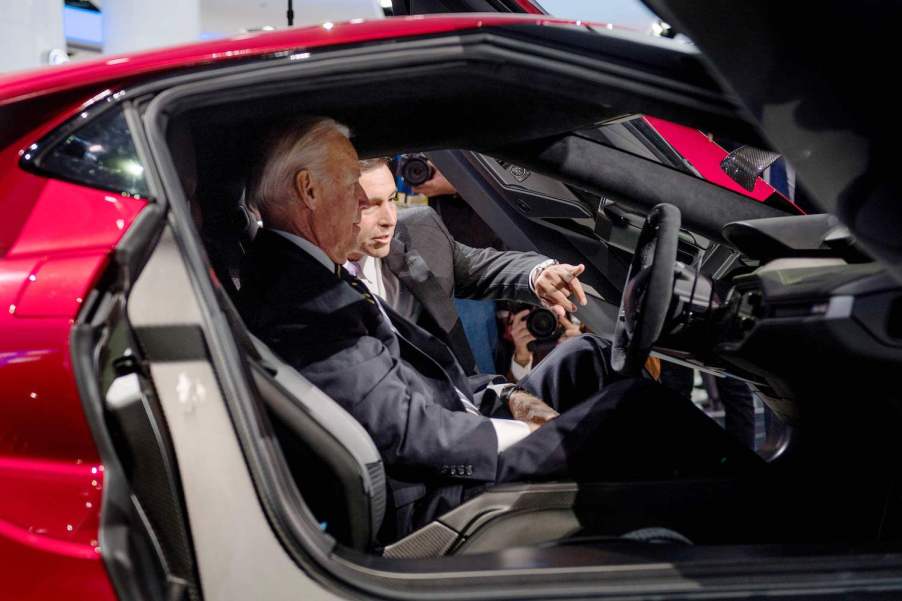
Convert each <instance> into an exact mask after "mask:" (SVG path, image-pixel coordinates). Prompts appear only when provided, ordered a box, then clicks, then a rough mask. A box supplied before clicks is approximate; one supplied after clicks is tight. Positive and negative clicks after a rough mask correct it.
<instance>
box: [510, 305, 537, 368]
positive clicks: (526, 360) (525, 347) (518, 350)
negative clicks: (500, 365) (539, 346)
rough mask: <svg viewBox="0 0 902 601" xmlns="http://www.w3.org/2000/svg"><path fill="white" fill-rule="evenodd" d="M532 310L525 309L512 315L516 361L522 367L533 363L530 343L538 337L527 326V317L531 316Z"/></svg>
mask: <svg viewBox="0 0 902 601" xmlns="http://www.w3.org/2000/svg"><path fill="white" fill-rule="evenodd" d="M529 313H530V310H529V309H524V310H523V311H520V312H519V313H515V314H514V315H512V316H511V317H510V325H509V327H510V332H511V341H513V343H514V361H516V362H517V363H518V364H519V365H520V366H521V367H526V366H527V365H529V364H530V363H532V351H531V350H529V343H530V342H532V341H534V340H535V339H536V337H535V336H533V335H532V332H530V331H529V328H527V327H526V319H527V318H528V317H529Z"/></svg>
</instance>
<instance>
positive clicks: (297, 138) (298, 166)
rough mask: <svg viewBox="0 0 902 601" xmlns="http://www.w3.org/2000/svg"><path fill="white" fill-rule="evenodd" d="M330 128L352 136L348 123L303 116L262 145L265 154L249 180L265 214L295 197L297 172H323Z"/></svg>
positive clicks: (250, 194)
mask: <svg viewBox="0 0 902 601" xmlns="http://www.w3.org/2000/svg"><path fill="white" fill-rule="evenodd" d="M329 132H336V133H338V134H341V135H342V136H344V137H345V138H350V137H351V132H350V130H349V129H348V127H347V126H345V125H342V124H341V123H338V122H337V121H335V120H333V119H330V118H328V117H304V118H302V119H297V120H295V121H292V122H290V123H288V124H287V125H284V126H282V127H279V128H278V129H277V130H275V131H274V132H273V133H272V134H271V135H270V136H269V137H267V139H266V141H265V142H264V145H263V156H262V157H261V159H260V162H259V163H258V165H257V168H256V169H255V170H254V172H253V173H252V174H251V178H250V181H249V182H248V195H247V197H248V200H249V203H250V205H251V206H253V207H256V208H257V209H258V210H259V211H260V213H261V214H262V215H263V216H264V218H266V217H267V216H268V215H273V214H274V213H278V212H280V211H281V210H283V209H285V208H286V207H287V206H290V204H291V203H292V202H293V201H295V200H296V198H295V188H294V186H295V175H297V173H298V171H302V170H304V169H307V170H309V171H312V172H313V173H317V174H321V173H323V172H324V167H325V163H326V159H327V157H328V153H327V152H326V141H327V140H328V136H327V135H326V134H327V133H329Z"/></svg>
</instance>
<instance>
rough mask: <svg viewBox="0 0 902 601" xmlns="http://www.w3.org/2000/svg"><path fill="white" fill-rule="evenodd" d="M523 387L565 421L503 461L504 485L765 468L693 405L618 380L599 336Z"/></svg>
mask: <svg viewBox="0 0 902 601" xmlns="http://www.w3.org/2000/svg"><path fill="white" fill-rule="evenodd" d="M520 384H521V385H522V386H523V387H524V388H526V389H527V390H528V391H529V392H531V393H533V394H535V395H536V396H537V397H539V398H541V399H543V400H545V401H546V402H547V403H548V404H550V405H552V406H553V407H555V408H556V409H557V410H558V411H560V412H561V415H560V416H559V417H557V418H556V419H554V420H552V421H551V422H549V423H547V424H545V425H544V426H542V427H541V428H539V429H538V430H537V431H536V432H534V433H532V434H531V435H529V436H528V437H527V438H525V439H523V440H522V441H520V442H519V443H517V444H516V445H513V446H512V447H510V448H508V449H507V450H505V451H504V452H503V453H501V455H499V457H498V460H499V461H498V478H497V482H518V481H537V480H554V479H575V480H582V481H602V480H635V479H643V480H647V479H669V478H679V477H692V478H705V477H722V476H727V475H733V474H739V473H748V472H753V471H757V470H760V469H761V468H762V467H763V462H762V461H761V460H760V459H759V458H758V456H757V455H755V454H754V453H752V452H750V451H749V450H748V449H746V448H743V446H742V445H740V444H737V442H736V441H735V440H733V439H732V438H731V437H729V436H727V435H726V434H725V433H724V431H723V430H722V429H721V428H720V427H719V426H718V425H717V424H716V423H715V422H714V421H713V420H711V419H710V418H708V417H707V416H706V415H705V414H704V413H703V412H702V411H701V410H700V409H698V408H697V407H695V405H693V404H692V402H691V401H689V400H688V399H686V398H684V397H681V396H679V395H677V394H675V393H673V392H672V391H670V390H668V389H667V388H665V387H664V386H662V385H660V384H658V383H656V382H654V381H652V380H649V379H644V378H629V379H625V378H622V377H620V376H619V375H618V374H616V373H614V372H613V371H612V370H611V368H610V349H609V345H608V343H607V342H605V341H604V340H602V339H601V338H598V337H597V336H592V335H584V336H581V337H579V338H575V339H573V340H570V341H567V342H566V343H564V344H562V345H560V346H559V347H558V348H557V349H555V350H554V351H553V352H552V353H551V354H549V355H548V357H546V358H545V360H544V361H543V362H542V363H540V364H539V366H538V367H537V369H535V370H534V371H533V372H532V373H530V374H529V376H528V377H526V378H524V379H523V381H521V383H520Z"/></svg>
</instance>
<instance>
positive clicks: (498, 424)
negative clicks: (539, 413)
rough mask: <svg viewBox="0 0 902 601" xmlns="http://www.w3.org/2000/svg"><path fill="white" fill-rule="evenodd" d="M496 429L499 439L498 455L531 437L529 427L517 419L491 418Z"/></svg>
mask: <svg viewBox="0 0 902 601" xmlns="http://www.w3.org/2000/svg"><path fill="white" fill-rule="evenodd" d="M491 420H492V426H494V427H495V435H496V436H497V437H498V453H499V454H500V453H501V452H503V451H504V450H505V449H507V448H508V447H510V446H513V445H515V444H517V443H518V442H520V441H521V440H523V439H524V438H526V437H527V436H529V434H530V432H529V425H528V424H526V423H525V422H521V421H518V420H515V419H499V418H496V417H493V418H491Z"/></svg>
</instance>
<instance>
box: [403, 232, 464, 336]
mask: <svg viewBox="0 0 902 601" xmlns="http://www.w3.org/2000/svg"><path fill="white" fill-rule="evenodd" d="M386 263H387V264H388V268H389V269H391V271H392V273H394V274H395V276H397V278H398V280H400V281H401V283H402V284H404V286H405V287H406V288H407V290H409V291H410V292H411V293H412V294H413V295H414V296H415V297H416V299H417V300H418V301H420V303H421V304H422V305H423V308H424V309H425V310H426V311H427V312H428V313H429V315H430V316H431V317H432V319H433V320H435V323H437V324H438V325H439V327H440V328H441V329H442V330H444V331H446V332H450V331H451V329H452V328H454V324H455V322H456V321H457V312H456V311H454V307H453V306H452V303H451V299H449V298H448V297H447V296H446V295H445V294H444V292H443V291H442V287H441V286H440V285H439V283H438V281H437V280H436V277H435V275H434V274H433V273H432V271H430V269H429V266H428V265H427V264H426V261H425V260H424V259H423V257H422V256H420V253H418V252H417V251H416V250H415V249H408V248H407V245H406V244H404V242H402V241H401V240H399V239H397V238H394V239H392V245H391V252H390V253H389V255H388V257H386Z"/></svg>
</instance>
